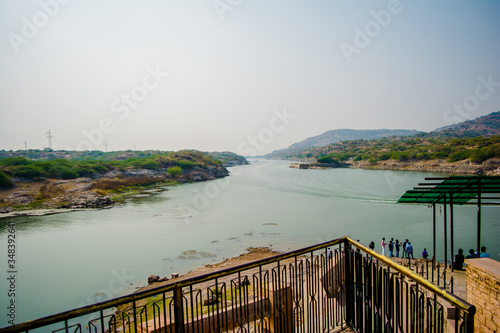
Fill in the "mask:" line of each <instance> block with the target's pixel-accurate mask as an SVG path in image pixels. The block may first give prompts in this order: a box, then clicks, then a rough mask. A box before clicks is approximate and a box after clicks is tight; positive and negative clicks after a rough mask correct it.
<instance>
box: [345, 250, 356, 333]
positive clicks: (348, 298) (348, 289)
mask: <svg viewBox="0 0 500 333" xmlns="http://www.w3.org/2000/svg"><path fill="white" fill-rule="evenodd" d="M351 273H352V272H351V245H350V244H349V241H348V240H346V241H345V242H344V274H345V304H346V311H345V321H346V323H347V325H348V326H352V325H353V318H354V316H353V309H354V307H353V297H352V291H353V285H352V282H353V281H352V274H351Z"/></svg>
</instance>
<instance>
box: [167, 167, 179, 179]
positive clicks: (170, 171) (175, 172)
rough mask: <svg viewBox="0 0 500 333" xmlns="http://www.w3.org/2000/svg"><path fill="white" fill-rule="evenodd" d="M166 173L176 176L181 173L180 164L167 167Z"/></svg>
mask: <svg viewBox="0 0 500 333" xmlns="http://www.w3.org/2000/svg"><path fill="white" fill-rule="evenodd" d="M167 173H168V174H169V175H170V176H172V177H175V176H178V175H180V174H181V173H182V168H181V167H180V166H174V167H170V168H168V169H167Z"/></svg>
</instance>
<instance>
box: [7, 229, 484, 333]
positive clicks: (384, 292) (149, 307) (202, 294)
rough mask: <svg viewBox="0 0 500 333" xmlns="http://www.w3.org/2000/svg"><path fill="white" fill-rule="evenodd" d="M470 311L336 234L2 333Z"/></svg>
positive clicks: (423, 327) (447, 321) (449, 317)
mask: <svg viewBox="0 0 500 333" xmlns="http://www.w3.org/2000/svg"><path fill="white" fill-rule="evenodd" d="M330 248H331V250H330ZM474 313H475V308H474V307H473V306H471V305H470V304H468V303H467V302H465V301H463V300H461V299H460V298H458V297H456V296H454V295H452V294H449V293H447V291H446V290H444V289H441V288H439V287H437V286H435V285H434V284H432V283H431V282H429V281H428V280H426V279H424V278H423V277H421V276H419V275H418V274H415V273H414V272H413V271H411V270H409V269H408V268H405V267H403V266H401V265H398V264H396V263H394V262H393V261H391V260H390V259H389V258H387V257H384V256H381V255H379V254H378V253H376V252H374V251H372V250H370V249H369V248H367V247H365V246H363V245H361V244H359V243H357V242H355V241H353V240H352V239H350V238H349V237H343V238H339V239H336V240H332V241H330V242H325V243H321V244H318V245H314V246H310V247H307V248H303V249H300V250H296V251H292V252H288V253H284V254H279V255H276V256H273V257H270V258H267V259H263V260H258V261H255V262H252V263H249V264H245V265H240V266H237V267H232V268H228V269H224V270H221V271H218V272H214V273H210V274H206V275H201V276H198V277H193V278H189V279H184V280H183V279H182V278H181V279H177V280H176V281H174V282H172V283H170V284H167V285H164V286H161V287H156V288H153V289H149V290H144V291H140V292H137V293H134V294H131V295H127V296H123V297H119V298H115V299H112V300H108V301H105V302H101V303H97V304H94V305H91V306H85V307H81V308H78V309H74V310H70V311H66V312H62V313H59V314H55V315H52V316H48V317H44V318H41V319H36V320H32V321H28V322H24V323H20V324H17V325H15V326H10V327H4V328H1V329H0V332H28V331H29V332H66V333H69V332H96V333H97V332H102V333H104V332H134V333H135V332H166V333H167V332H176V333H179V332H180V333H188V332H284V333H288V332H332V331H335V330H338V329H343V328H346V327H350V328H352V329H354V330H356V331H358V332H448V331H450V330H451V331H460V332H473V330H474Z"/></svg>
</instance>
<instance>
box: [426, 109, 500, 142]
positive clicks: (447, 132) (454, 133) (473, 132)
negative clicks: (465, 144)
mask: <svg viewBox="0 0 500 333" xmlns="http://www.w3.org/2000/svg"><path fill="white" fill-rule="evenodd" d="M493 135H500V111H497V112H493V113H490V114H489V115H486V116H482V117H479V118H476V119H472V120H466V121H464V122H462V123H458V124H454V125H450V126H445V127H441V128H438V129H437V130H435V131H432V132H430V133H429V136H431V137H436V136H444V137H452V138H462V137H476V136H483V137H489V136H493Z"/></svg>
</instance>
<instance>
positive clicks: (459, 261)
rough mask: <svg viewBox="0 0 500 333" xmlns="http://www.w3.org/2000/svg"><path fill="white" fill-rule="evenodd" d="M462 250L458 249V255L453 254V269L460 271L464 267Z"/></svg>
mask: <svg viewBox="0 0 500 333" xmlns="http://www.w3.org/2000/svg"><path fill="white" fill-rule="evenodd" d="M464 259H465V258H464V250H462V249H458V254H455V261H454V262H453V269H459V270H462V269H463V266H464Z"/></svg>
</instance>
